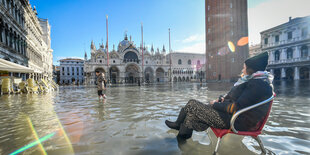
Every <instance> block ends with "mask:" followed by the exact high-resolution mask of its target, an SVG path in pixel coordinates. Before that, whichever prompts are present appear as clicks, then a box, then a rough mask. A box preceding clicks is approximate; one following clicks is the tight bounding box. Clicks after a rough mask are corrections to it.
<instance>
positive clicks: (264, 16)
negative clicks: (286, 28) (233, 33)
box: [248, 0, 310, 44]
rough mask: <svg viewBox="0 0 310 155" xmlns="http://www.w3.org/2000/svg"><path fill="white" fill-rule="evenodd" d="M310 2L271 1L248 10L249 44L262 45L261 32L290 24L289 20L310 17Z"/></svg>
mask: <svg viewBox="0 0 310 155" xmlns="http://www.w3.org/2000/svg"><path fill="white" fill-rule="evenodd" d="M309 6H310V0H270V1H267V2H264V3H261V4H259V5H257V6H256V7H254V8H249V10H248V16H249V17H248V21H249V42H250V44H258V43H260V32H262V31H264V30H267V29H270V28H272V27H275V26H278V25H280V24H283V23H286V22H288V18H289V17H290V16H291V17H292V18H296V17H304V16H308V15H310V9H309Z"/></svg>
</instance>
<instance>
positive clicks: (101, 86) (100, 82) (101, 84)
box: [96, 71, 106, 101]
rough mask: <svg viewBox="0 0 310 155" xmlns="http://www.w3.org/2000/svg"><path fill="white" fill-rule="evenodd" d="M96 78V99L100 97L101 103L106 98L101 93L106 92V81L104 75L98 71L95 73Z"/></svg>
mask: <svg viewBox="0 0 310 155" xmlns="http://www.w3.org/2000/svg"><path fill="white" fill-rule="evenodd" d="M96 76H97V90H98V98H99V100H100V98H101V97H102V99H103V101H104V99H105V98H106V96H105V93H104V92H103V91H105V90H106V81H105V78H104V73H100V72H99V71H96Z"/></svg>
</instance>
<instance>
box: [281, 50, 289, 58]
mask: <svg viewBox="0 0 310 155" xmlns="http://www.w3.org/2000/svg"><path fill="white" fill-rule="evenodd" d="M286 50H287V49H282V50H280V60H285V59H286Z"/></svg>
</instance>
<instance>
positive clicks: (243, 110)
mask: <svg viewBox="0 0 310 155" xmlns="http://www.w3.org/2000/svg"><path fill="white" fill-rule="evenodd" d="M274 96H275V94H274V95H272V96H271V97H270V98H268V99H267V100H265V101H262V102H259V103H257V104H254V105H251V106H249V107H246V108H243V109H241V110H238V111H237V112H236V113H235V114H234V115H233V116H232V117H231V120H230V126H231V130H232V131H233V132H234V133H238V131H237V130H236V129H235V126H234V124H235V121H236V119H237V117H238V116H239V115H240V114H242V113H244V112H246V111H249V110H251V109H253V108H256V107H258V106H261V105H263V104H266V103H268V102H270V101H271V100H273V98H274Z"/></svg>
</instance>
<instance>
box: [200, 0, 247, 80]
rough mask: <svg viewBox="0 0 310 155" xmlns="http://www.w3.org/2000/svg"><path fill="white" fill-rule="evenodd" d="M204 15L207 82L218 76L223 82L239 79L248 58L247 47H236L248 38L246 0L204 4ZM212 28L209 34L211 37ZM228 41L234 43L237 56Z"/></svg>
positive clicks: (227, 0) (219, 0) (212, 1)
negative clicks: (241, 40) (244, 38)
mask: <svg viewBox="0 0 310 155" xmlns="http://www.w3.org/2000/svg"><path fill="white" fill-rule="evenodd" d="M231 4H232V8H231ZM208 6H209V7H210V10H208ZM205 13H206V17H205V18H206V20H205V21H206V60H207V63H206V65H207V66H206V74H207V75H206V80H217V79H218V78H219V75H220V76H221V79H222V80H232V79H236V78H238V76H239V75H240V73H241V69H242V67H243V62H244V61H245V60H246V58H247V57H248V55H249V47H248V45H245V46H243V47H238V46H237V42H238V40H239V39H240V38H241V37H247V36H248V20H247V18H248V17H247V0H205ZM208 17H209V18H210V21H208ZM231 17H232V21H231ZM209 28H210V30H211V31H210V33H208V29H209ZM232 32H233V35H232ZM209 40H210V44H209ZM228 41H232V42H233V43H234V45H235V47H236V50H235V52H231V51H230V50H229V48H228V45H227V43H228ZM223 49H224V50H223ZM225 49H226V50H225ZM219 51H225V52H224V53H225V54H223V53H222V54H221V55H218V52H219ZM232 58H234V62H232ZM209 64H210V65H211V68H209Z"/></svg>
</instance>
